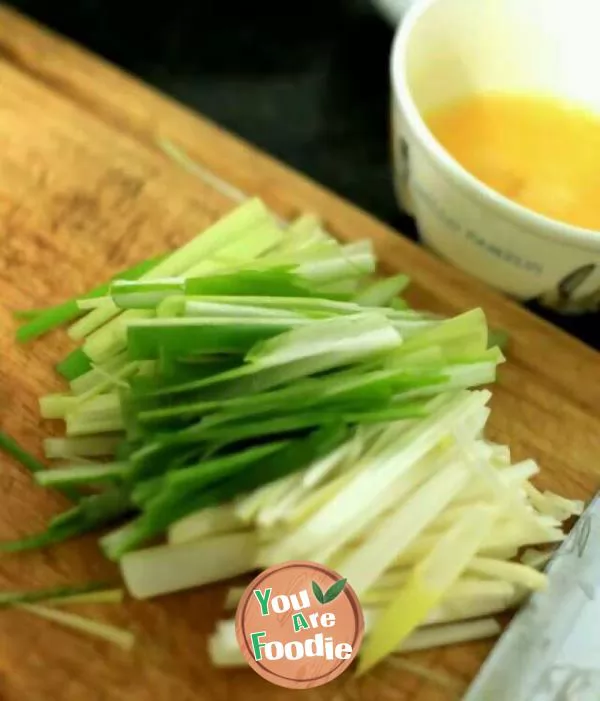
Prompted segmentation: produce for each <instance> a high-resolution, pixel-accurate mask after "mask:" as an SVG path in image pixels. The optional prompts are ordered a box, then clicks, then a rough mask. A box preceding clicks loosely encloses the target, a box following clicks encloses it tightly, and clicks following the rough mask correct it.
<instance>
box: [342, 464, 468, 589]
mask: <svg viewBox="0 0 600 701" xmlns="http://www.w3.org/2000/svg"><path fill="white" fill-rule="evenodd" d="M459 460H460V458H459V459H458V460H457V462H450V464H449V465H448V466H446V467H445V468H443V469H442V470H440V471H439V472H437V473H436V474H435V475H433V477H431V478H430V479H429V480H427V481H426V482H425V483H424V484H423V485H422V486H420V487H418V488H417V490H416V492H415V493H414V494H413V495H412V496H410V497H409V498H408V499H407V500H406V501H405V502H404V503H403V504H401V505H400V506H399V507H398V508H397V509H396V510H395V511H394V512H392V514H391V515H390V516H389V517H388V518H387V519H386V520H385V521H384V522H383V523H382V524H381V525H380V526H379V527H378V528H376V529H375V531H374V532H373V533H372V534H371V535H370V536H369V537H368V538H367V539H366V540H365V541H364V542H363V543H362V544H361V546H360V547H359V548H357V549H356V550H355V551H354V552H352V553H351V554H350V555H349V556H348V557H347V558H345V559H344V560H342V562H341V564H339V565H338V567H339V570H340V572H343V573H344V576H346V577H347V578H348V579H349V581H351V582H352V587H353V589H354V590H355V591H356V593H357V594H358V595H359V596H360V595H361V594H362V593H363V592H364V591H366V590H367V589H368V588H369V587H370V586H371V585H372V584H374V582H375V581H376V580H377V578H378V577H379V575H380V574H381V573H382V572H383V571H384V570H386V569H387V567H388V566H389V565H390V563H391V562H392V561H393V560H394V558H395V557H397V555H398V553H400V552H402V550H403V549H404V548H406V547H408V546H409V545H410V544H411V543H412V542H414V541H415V540H416V539H417V538H418V536H419V534H420V533H421V532H422V531H423V530H424V529H425V528H426V527H427V525H428V524H429V523H431V521H433V520H434V519H435V517H436V516H437V515H438V514H439V513H441V512H442V511H443V510H444V509H445V508H446V506H447V505H448V504H449V503H450V501H451V500H452V499H453V497H454V496H455V495H456V494H457V493H458V492H459V491H460V490H461V489H462V488H463V487H464V485H465V483H466V481H467V478H468V471H467V469H466V468H465V467H464V466H463V465H462V464H460V462H459Z"/></svg>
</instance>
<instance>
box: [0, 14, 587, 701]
mask: <svg viewBox="0 0 600 701" xmlns="http://www.w3.org/2000/svg"><path fill="white" fill-rule="evenodd" d="M161 139H169V140H171V141H172V142H174V143H175V144H176V145H177V146H179V147H180V148H182V149H184V150H185V151H186V152H187V153H188V154H189V155H190V156H191V157H192V158H193V159H194V160H195V161H197V162H199V163H201V164H202V165H203V166H204V167H206V168H208V169H210V170H211V171H213V172H214V173H217V174H218V175H219V176H221V177H222V178H223V179H225V180H227V181H229V182H230V183H232V184H234V185H235V186H237V187H238V188H240V189H242V190H243V191H245V192H248V193H253V194H258V195H260V196H261V197H263V198H264V200H265V201H266V202H267V203H268V204H269V205H270V206H271V207H273V208H274V209H275V210H276V211H278V212H279V213H280V214H281V215H282V216H286V217H291V216H292V215H294V214H297V213H299V212H300V211H304V210H312V211H316V212H318V213H320V214H321V215H322V216H323V217H324V218H325V220H326V222H327V224H328V226H329V228H330V229H331V230H332V231H333V232H334V233H335V234H336V235H337V236H339V238H340V239H343V240H346V241H350V240H353V239H357V238H363V237H367V236H368V237H371V238H372V239H373V241H374V242H375V244H376V247H377V251H378V254H379V256H380V259H381V261H382V268H383V270H384V271H386V272H392V271H398V270H401V271H405V272H407V273H409V274H410V276H411V277H412V278H413V280H414V285H413V290H412V301H413V302H414V303H415V304H417V305H419V306H422V307H426V308H430V309H432V310H438V311H441V312H459V311H463V310H466V309H468V308H471V307H473V306H477V305H480V306H482V307H483V308H484V309H485V310H486V312H487V313H488V314H489V319H490V322H491V323H492V324H493V325H497V326H499V327H501V328H504V329H507V330H508V331H509V332H510V334H511V347H510V351H509V353H508V358H509V362H508V363H507V364H506V365H505V366H503V368H502V370H501V374H500V382H499V385H498V388H497V390H496V392H495V395H494V399H493V410H494V411H493V418H492V419H491V426H490V435H491V437H492V438H494V439H496V440H499V441H502V442H506V443H509V444H510V445H511V446H512V447H513V450H514V457H515V458H516V459H519V458H524V457H526V456H531V457H533V458H535V459H536V460H538V461H539V462H540V464H541V465H542V466H543V470H544V472H543V476H542V478H541V479H540V484H541V486H543V487H551V488H554V489H556V490H558V491H560V492H561V493H564V494H565V495H567V496H569V497H584V498H585V497H589V496H590V495H591V494H592V492H593V491H594V490H595V489H596V488H597V487H598V486H600V416H599V412H600V370H599V360H600V357H599V355H598V354H597V353H595V352H594V351H593V350H591V349H589V348H587V347H584V346H583V345H582V344H580V343H579V342H578V341H576V340H574V339H572V338H570V337H568V336H566V335H565V334H563V333H561V332H560V331H558V330H556V329H554V328H552V327H550V326H549V325H547V324H545V323H544V322H542V321H540V320H539V319H537V318H534V317H533V316H530V315H529V314H528V313H527V312H525V311H523V310H522V309H520V308H519V307H517V306H516V305H514V304H512V303H510V302H508V301H506V300H505V299H502V298H501V297H500V296H498V295H496V294H495V293H493V292H491V291H489V290H488V289H486V288H485V287H484V286H483V285H481V284H479V283H478V282H475V281H474V280H471V279H470V278H468V277H466V276H465V275H463V274H462V273H460V272H458V271H456V270H454V269H452V268H450V267H448V266H447V265H446V264H444V263H442V262H440V261H439V260H437V259H436V258H434V257H433V256H431V255H430V254H428V253H426V252H424V251H423V250H421V249H419V248H417V247H416V246H414V245H413V244H411V243H409V242H407V241H406V240H405V239H403V238H401V237H399V236H398V235H397V233H396V232H394V231H392V230H390V229H389V228H387V227H386V226H384V225H383V224H381V223H380V222H377V221H376V220H374V219H373V218H371V217H370V216H368V215H367V214H365V213H364V212H361V211H359V210H357V209H356V208H355V207H353V206H352V205H350V204H348V203H346V202H343V201H341V200H340V199H339V198H337V197H335V196H334V195H332V194H331V193H330V192H327V191H325V190H324V189H323V188H321V187H319V186H318V185H316V184H315V183H312V182H310V181H309V180H307V179H306V178H304V177H302V176H301V175H299V174H297V173H294V172H292V171H291V170H289V169H288V168H286V167H285V166H283V165H281V164H279V163H277V162H275V161H273V160H272V159H270V158H269V157H267V156H266V155H264V154H261V153H258V152H257V151H256V150H254V149H253V148H251V147H250V146H248V144H245V143H243V142H241V141H240V140H238V139H236V138H234V137H232V136H231V135H229V134H226V133H224V132H223V131H221V130H220V129H218V128H217V127H215V126H214V125H212V124H209V123H208V122H207V121H205V120H203V119H202V118H200V117H198V116H197V115H195V114H194V113H192V112H191V111H189V110H187V109H185V108H184V107H182V106H181V105H178V104H176V103H174V102H172V101H170V100H168V99H166V98H165V97H164V96H162V95H159V94H158V93H156V92H154V91H152V90H151V89H149V88H147V87H145V86H143V85H141V84H140V83H138V82H137V81H135V80H133V79H132V78H130V77H128V76H126V75H124V74H122V73H120V72H119V71H117V70H115V69H114V68H113V67H111V66H109V65H107V64H105V63H103V62H102V61H100V60H99V59H97V58H95V57H93V56H91V55H89V54H87V53H86V52H84V51H82V50H81V49H79V48H77V47H75V46H73V45H72V44H70V43H68V42H66V41H64V40H63V39H61V38H58V37H57V36H55V35H52V34H51V33H50V32H48V31H46V30H45V29H43V28H41V27H38V26H34V25H33V24H31V23H30V22H29V21H27V20H25V19H23V18H22V17H20V16H19V15H17V14H15V13H13V12H12V11H10V10H8V9H6V8H2V9H0V300H1V308H0V324H1V330H2V333H1V335H0V344H1V345H0V348H1V359H0V412H1V414H0V416H1V424H2V428H3V429H4V430H6V431H8V432H10V433H11V434H12V435H14V436H15V437H16V438H18V439H19V440H21V441H22V442H23V443H24V444H25V445H26V446H27V447H28V448H30V449H31V450H33V451H34V452H36V453H39V449H40V439H41V437H42V436H43V435H44V434H45V433H46V432H47V431H48V430H51V429H52V427H47V426H44V427H43V428H42V426H41V425H40V421H39V419H38V415H37V405H36V397H37V396H39V395H40V394H44V393H47V392H49V391H56V390H58V389H59V388H60V383H59V381H58V379H57V378H56V376H55V375H54V373H53V371H52V364H53V363H54V362H55V361H56V360H57V359H59V358H60V357H62V355H63V354H64V353H65V351H66V350H68V348H69V343H68V341H67V340H66V339H65V336H64V334H63V333H55V334H53V335H52V336H51V337H48V338H45V339H42V340H41V341H38V342H36V343H33V344H31V345H28V346H26V347H19V346H17V345H16V343H15V342H14V341H13V333H14V322H13V321H12V318H11V311H12V310H15V309H22V308H31V307H36V306H41V305H46V304H49V303H53V302H57V301H60V300H62V299H64V298H66V297H69V296H71V295H73V294H76V293H79V292H82V291H84V290H86V289H87V288H89V287H90V286H91V285H93V284H95V283H97V282H99V281H102V280H104V279H106V278H107V277H108V276H109V275H110V274H112V273H114V272H116V271H118V270H120V269H122V268H123V267H125V266H126V265H127V264H128V263H131V262H133V261H136V260H139V259H141V258H146V257H149V256H151V255H153V254H156V253H160V252H162V251H164V250H166V249H167V248H171V247H173V246H175V245H177V244H181V243H182V242H184V241H186V240H188V239H189V238H190V237H192V236H193V235H194V234H195V233H196V232H197V231H199V230H201V229H202V228H204V227H205V226H206V225H207V224H209V223H210V222H211V221H213V220H214V219H216V218H217V217H219V216H220V215H221V214H223V213H224V212H226V211H227V210H228V209H230V208H231V206H232V205H231V202H230V201H229V200H228V198H226V197H224V196H223V195H221V194H219V193H218V192H216V191H215V190H214V189H211V188H209V187H207V186H206V185H205V184H203V182H202V181H201V180H200V179H198V178H197V177H195V176H194V175H192V174H191V173H189V172H187V171H186V170H185V169H183V168H181V167H180V166H179V165H177V164H176V163H174V162H173V160H172V159H169V157H167V156H166V155H165V153H164V151H162V150H161V149H160V148H159V146H158V142H159V141H160V140H161ZM0 489H1V493H2V502H1V509H0V538H1V539H6V538H12V537H16V536H19V535H24V534H26V533H29V532H33V531H37V530H40V529H42V528H43V526H44V523H45V521H46V520H47V518H48V517H50V516H51V515H52V514H54V513H56V512H57V510H58V509H60V508H61V507H64V504H63V503H61V501H60V499H59V498H58V497H55V498H53V497H52V496H50V495H48V494H47V493H46V492H44V491H42V490H40V489H36V488H35V487H33V486H32V485H31V482H30V480H29V478H28V477H27V475H26V474H25V473H24V472H23V471H22V470H21V469H20V468H19V467H18V466H17V465H15V464H14V463H12V462H11V461H10V460H8V459H7V458H4V457H2V458H1V459H0ZM115 575H116V572H115V571H114V570H113V568H112V566H111V565H108V564H107V563H106V562H105V561H104V560H103V559H102V557H101V555H100V554H99V553H98V551H97V549H96V547H95V545H94V541H93V540H88V541H84V542H78V543H71V544H68V545H64V546H61V547H57V548H53V549H51V550H49V551H47V552H43V553H32V554H27V555H21V556H5V557H3V558H2V560H0V588H2V589H11V588H25V587H37V586H49V585H52V584H59V583H68V582H70V583H72V582H83V581H88V580H90V579H98V578H102V577H110V576H115ZM223 595H224V588H222V587H211V588H207V589H205V590H202V591H195V592H191V593H186V594H181V595H177V596H170V597H165V598H163V599H160V600H157V601H152V602H146V603H138V602H130V603H127V604H126V605H125V606H123V607H118V606H117V607H110V606H104V607H100V606H97V607H89V611H88V610H86V613H89V614H90V615H94V616H96V617H98V618H99V619H101V620H105V621H110V622H114V623H117V624H119V625H124V626H129V627H131V628H132V629H133V630H135V631H136V633H137V634H138V638H139V644H138V645H137V647H136V649H135V650H134V652H133V653H131V654H127V653H123V652H120V651H118V650H114V649H112V648H111V647H110V646H108V645H105V644H102V643H97V642H94V641H90V640H88V639H87V638H85V637H83V636H80V635H77V634H73V633H71V632H69V631H66V630H63V629H61V628H58V627H56V626H53V625H52V624H49V623H46V622H44V621H40V620H37V619H34V618H31V617H30V616H29V615H28V614H26V613H24V612H19V611H6V612H2V613H1V618H0V621H1V622H0V699H2V701H42V700H44V701H80V700H81V699H83V698H86V699H87V700H88V701H104V700H109V699H110V701H120V700H125V699H127V701H151V700H152V701H163V700H164V701H173V699H177V700H178V701H187V700H188V699H189V700H191V699H198V700H200V701H209V700H210V701H212V700H214V701H220V700H223V701H225V700H229V699H238V698H239V699H244V701H255V700H256V701H258V699H259V698H261V699H262V698H265V699H269V700H276V699H287V698H289V697H290V695H291V694H292V693H293V692H289V691H285V690H282V689H279V688H277V687H275V686H271V685H269V684H268V683H267V682H264V681H263V680H261V679H260V678H259V677H257V676H256V675H255V674H253V673H252V672H250V671H246V670H239V671H233V672H231V671H227V672H223V671H218V670H215V669H212V668H211V666H210V663H209V661H208V658H207V653H206V640H207V635H208V634H209V633H210V631H212V629H213V625H214V623H215V620H216V619H217V617H218V616H219V615H220V608H221V604H222V600H223ZM488 650H489V646H488V645H487V644H469V645H462V646H457V647H454V648H452V649H447V650H442V651H440V650H438V651H434V652H430V653H427V654H420V655H411V656H409V657H408V658H406V659H407V660H408V663H409V664H410V665H411V666H412V667H413V668H415V666H416V668H418V667H419V666H425V667H427V668H429V669H431V670H435V671H436V673H438V675H442V677H443V679H445V680H447V679H448V678H449V679H450V680H451V686H450V687H448V688H442V687H441V686H440V685H439V683H431V682H424V681H423V679H422V678H420V677H419V676H418V675H416V674H415V673H414V669H413V671H409V670H407V669H406V668H402V667H400V666H398V664H392V663H386V664H384V665H382V666H381V667H380V668H378V669H377V670H376V671H375V672H374V673H372V674H371V675H369V676H366V677H365V678H362V679H360V680H356V679H354V678H353V677H352V675H351V674H346V675H344V676H343V677H342V678H341V679H339V680H337V681H336V682H334V683H333V684H331V685H329V686H326V687H324V688H321V689H316V690H313V691H310V692H303V698H306V699H311V700H321V699H322V700H323V701H324V700H325V699H335V701H353V700H356V701H358V700H364V701H371V700H376V699H377V700H379V699H381V700H383V701H385V700H386V699H390V700H393V701H425V700H427V701H446V700H448V699H452V698H457V697H459V696H460V690H461V689H464V688H465V687H466V685H467V684H468V682H469V681H470V680H471V679H472V678H473V676H474V674H475V672H476V670H477V668H478V666H479V665H480V663H481V661H482V660H483V658H484V656H485V655H486V653H487V652H488Z"/></svg>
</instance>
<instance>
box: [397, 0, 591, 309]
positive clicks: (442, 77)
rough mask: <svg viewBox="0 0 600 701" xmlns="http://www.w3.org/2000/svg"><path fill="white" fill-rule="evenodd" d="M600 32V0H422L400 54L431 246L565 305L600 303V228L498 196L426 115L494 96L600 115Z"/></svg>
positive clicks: (401, 95) (410, 206) (406, 136)
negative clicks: (553, 99) (555, 101)
mask: <svg viewBox="0 0 600 701" xmlns="http://www.w3.org/2000/svg"><path fill="white" fill-rule="evenodd" d="M599 31H600V2H598V1H597V0H569V1H568V2H565V0H419V2H417V3H416V4H415V5H413V6H412V7H411V8H410V9H409V11H408V12H407V14H406V15H405V17H404V19H403V21H402V24H401V26H400V28H399V30H398V33H397V35H396V39H395V42H394V47H393V51H392V59H391V74H392V132H393V147H394V148H393V153H394V181H395V186H396V192H397V196H398V200H399V203H400V206H401V207H402V209H404V210H405V211H407V212H408V213H410V214H412V215H413V216H414V217H415V219H416V221H417V225H418V228H419V232H420V235H421V237H422V239H423V242H424V243H425V244H426V245H428V246H430V247H431V248H432V249H434V250H435V251H437V252H438V253H439V254H441V255H442V256H444V257H445V258H447V259H449V260H450V261H452V262H453V263H454V264H455V265H456V266H458V267H460V268H463V269H464V270H466V271H468V272H469V273H471V274H472V275H475V276H476V277H479V278H481V279H483V280H485V281H487V282H488V283H490V284H491V285H492V286H494V287H496V288H498V289H500V290H503V291H504V292H506V293H508V294H510V295H512V296H514V297H516V298H518V299H521V300H531V299H539V300H540V301H541V302H542V303H543V304H546V305H547V306H551V307H553V308H555V309H558V310H560V311H563V312H581V311H589V310H599V309H600V232H596V231H591V230H587V229H581V228H578V227H574V226H570V225H568V224H564V223H562V222H558V221H554V220H552V219H549V218H547V217H544V216H542V215H539V214H536V213H534V212H532V211H530V210H528V209H526V208H524V207H522V206H520V205H518V204H516V203H514V202H511V201H510V200H509V199H507V198H505V197H504V196H502V195H500V194H498V193H496V192H495V191H493V190H492V189H491V188H489V187H487V186H486V185H484V184H483V183H481V182H480V181H479V180H477V179H476V178H475V177H474V176H472V175H471V174H470V173H468V172H467V171H466V170H465V169H464V168H462V167H461V166H460V165H459V164H458V163H457V162H456V161H455V160H454V159H453V158H452V157H451V156H450V155H449V153H448V152H447V151H446V150H445V149H444V148H443V147H442V146H441V145H440V144H439V142H438V141H437V140H436V139H435V138H434V137H433V135H432V134H431V132H430V131H429V129H428V128H427V126H426V125H425V123H424V121H423V119H422V117H421V115H422V114H423V113H426V112H428V111H429V110H433V109H437V108H439V107H441V106H443V105H445V104H448V103H449V102H451V101H454V100H456V99H459V98H461V97H465V96H467V95H470V94H473V93H481V92H492V91H499V92H509V93H518V92H522V93H527V94H531V93H535V94H547V95H553V96H558V97H561V98H565V99H567V100H569V101H572V102H575V103H580V104H584V105H586V106H588V107H591V108H592V109H594V110H595V111H597V112H599V113H600V80H598V78H597V75H596V69H595V67H597V66H600V40H599V39H598V36H599V34H598V33H599ZM598 205H599V206H600V193H598Z"/></svg>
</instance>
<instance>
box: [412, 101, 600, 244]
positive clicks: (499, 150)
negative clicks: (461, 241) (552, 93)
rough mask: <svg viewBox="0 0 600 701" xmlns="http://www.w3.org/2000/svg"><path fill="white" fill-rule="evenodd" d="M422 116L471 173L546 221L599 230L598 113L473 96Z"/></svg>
mask: <svg viewBox="0 0 600 701" xmlns="http://www.w3.org/2000/svg"><path fill="white" fill-rule="evenodd" d="M425 121H426V123H427V125H428V127H429V128H430V129H431V131H432V133H433V134H434V136H435V137H436V138H437V140H438V141H439V142H440V143H441V144H442V146H444V148H445V149H446V150H447V151H448V152H449V153H450V154H451V155H452V156H453V157H454V159H455V160H456V161H458V163H460V164H461V165H462V166H463V167H464V168H465V169H466V170H468V171H469V172H470V173H471V174H472V175H474V176H475V177H476V178H478V179H479V180H481V181H482V182H483V183H485V184H486V185H488V186H489V187H491V188H492V189H494V190H496V191H497V192H499V193H501V194H502V195H504V196H505V197H508V198H509V199H511V200H513V201H514V202H517V203H518V204H520V205H522V206H524V207H527V208H528V209H531V210H533V211H534V212H538V213H539V214H543V215H545V216H547V217H551V218H552V219H556V220H558V221H562V222H566V223H568V224H572V225H574V226H580V227H584V228H586V229H594V230H596V231H600V115H598V114H594V113H593V112H590V111H586V110H585V109H583V108H581V107H579V106H574V105H569V104H568V103H565V102H562V101H560V100H557V99H554V98H549V97H536V96H524V95H501V94H494V95H476V96H472V97H469V98H467V99H465V100H462V101H460V102H457V103H454V104H451V105H448V106H447V107H444V108H442V109H440V110H437V111H435V112H433V113H431V114H429V115H425Z"/></svg>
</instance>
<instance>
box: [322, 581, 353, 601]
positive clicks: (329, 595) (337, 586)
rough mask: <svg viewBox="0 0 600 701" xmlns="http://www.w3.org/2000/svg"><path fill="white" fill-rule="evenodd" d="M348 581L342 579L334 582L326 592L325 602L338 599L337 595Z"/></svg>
mask: <svg viewBox="0 0 600 701" xmlns="http://www.w3.org/2000/svg"><path fill="white" fill-rule="evenodd" d="M347 581H348V580H347V579H340V580H338V581H337V582H334V583H333V584H332V585H331V586H330V587H329V589H328V590H327V591H326V592H325V596H324V597H323V603H325V604H328V603H329V602H330V601H333V600H334V599H337V597H338V596H339V595H340V594H341V593H342V592H343V591H344V587H345V586H346V582H347Z"/></svg>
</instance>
